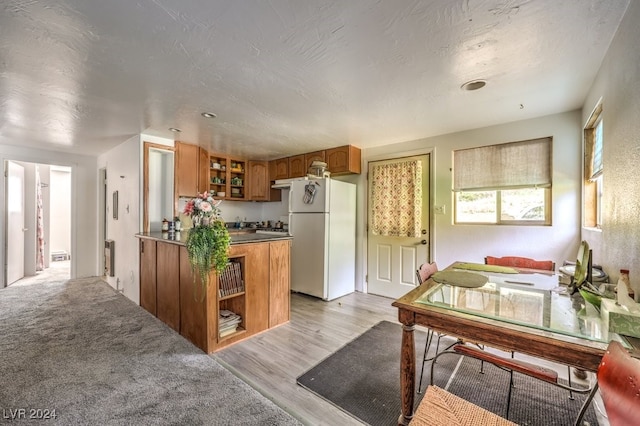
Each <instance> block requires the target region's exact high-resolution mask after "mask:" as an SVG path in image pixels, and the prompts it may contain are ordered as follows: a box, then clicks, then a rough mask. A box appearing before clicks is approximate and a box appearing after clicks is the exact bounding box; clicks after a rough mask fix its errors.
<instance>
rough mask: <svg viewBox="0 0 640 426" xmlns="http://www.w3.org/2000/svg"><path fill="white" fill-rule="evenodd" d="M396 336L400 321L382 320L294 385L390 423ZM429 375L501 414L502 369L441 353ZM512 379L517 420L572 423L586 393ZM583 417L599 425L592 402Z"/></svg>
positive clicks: (419, 345) (396, 410)
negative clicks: (482, 371)
mask: <svg viewBox="0 0 640 426" xmlns="http://www.w3.org/2000/svg"><path fill="white" fill-rule="evenodd" d="M415 338H416V352H417V354H416V355H417V357H416V359H417V360H419V362H417V364H416V370H417V371H416V376H417V377H416V383H418V380H419V374H420V371H419V370H420V366H421V361H422V356H423V350H424V344H425V340H426V333H425V332H422V331H419V329H418V327H416V331H415ZM434 340H435V339H434ZM400 341H401V329H400V325H399V324H396V323H392V322H388V321H382V322H380V323H378V324H376V325H375V326H373V327H372V328H371V329H369V330H367V331H366V332H365V333H363V334H362V335H360V336H359V337H357V338H356V339H354V340H353V341H351V342H350V343H348V344H347V345H345V346H344V347H342V348H341V349H340V350H338V351H337V352H335V353H334V354H332V355H331V356H329V357H328V358H326V359H325V360H323V361H322V362H321V363H319V364H318V365H316V366H315V367H313V368H312V369H310V370H309V371H307V372H306V373H305V374H303V375H302V376H300V377H298V384H299V385H301V386H303V387H305V388H307V389H309V390H310V391H312V392H314V393H316V394H317V395H319V396H320V397H322V398H324V399H326V400H327V401H329V402H331V403H332V404H334V405H336V406H337V407H339V408H341V409H342V410H344V411H345V412H347V413H349V414H351V415H352V416H354V417H355V418H357V419H359V420H361V421H362V422H364V423H367V424H370V425H381V426H390V425H395V424H397V421H398V416H399V414H400ZM452 341H453V340H451V339H450V338H446V340H445V341H444V342H441V343H440V345H441V349H442V347H443V345H447V344H448V343H451V342H452ZM432 353H433V352H432ZM458 364H460V366H459V367H458V369H457V370H456V367H457V366H458ZM429 368H430V364H427V365H426V367H425V376H424V379H423V386H422V389H423V390H424V388H425V387H426V386H427V385H428V383H429V376H430V371H429ZM454 371H455V375H454V376H453V378H451V376H452V374H453V373H454ZM434 374H435V377H434V384H436V385H438V386H440V387H442V388H447V389H448V390H449V391H450V392H452V393H454V394H456V395H458V396H460V397H463V398H465V399H467V400H469V401H471V402H473V403H475V404H477V405H480V406H482V407H484V408H486V409H487V410H490V411H493V412H494V413H496V414H499V415H501V416H504V415H505V410H506V396H507V390H508V387H507V386H508V383H509V378H508V374H507V373H506V372H504V371H502V370H499V369H497V368H496V367H494V366H492V365H485V374H479V362H477V360H473V359H467V358H465V359H464V360H463V361H462V362H460V357H458V356H444V357H441V358H440V359H439V360H438V363H437V367H436V369H435V372H434ZM515 383H516V388H515V389H514V392H513V395H512V403H511V409H510V415H509V419H510V420H511V421H514V422H516V423H518V424H521V425H545V426H547V425H558V426H562V425H571V424H573V422H574V421H575V418H576V416H577V414H578V411H579V410H580V407H581V406H582V402H583V401H584V398H585V396H584V395H575V400H573V401H572V400H570V399H569V398H568V392H567V391H563V390H561V389H559V388H557V387H555V386H552V385H549V384H544V383H542V382H541V381H539V380H535V379H531V378H528V377H525V376H522V375H516V378H515ZM421 399H422V395H421V394H416V399H415V404H416V406H417V404H418V403H419V402H420V400H421ZM585 420H587V421H589V422H590V424H591V425H597V424H598V423H597V421H596V417H595V412H594V410H593V408H592V407H590V408H589V410H588V412H587V415H586V416H585Z"/></svg>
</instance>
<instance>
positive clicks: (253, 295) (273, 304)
mask: <svg viewBox="0 0 640 426" xmlns="http://www.w3.org/2000/svg"><path fill="white" fill-rule="evenodd" d="M187 233H188V231H183V232H181V233H178V235H179V237H175V238H172V239H170V238H169V237H168V236H167V234H166V233H164V234H163V233H161V232H150V233H141V234H137V235H136V237H137V238H139V240H140V241H139V249H140V305H141V306H142V307H143V308H144V309H146V310H147V311H148V312H150V313H151V314H153V315H155V316H156V317H157V318H158V319H160V320H161V321H163V322H164V323H165V324H167V325H168V326H169V327H171V328H172V329H174V330H175V331H177V332H178V333H180V334H181V335H182V336H184V337H185V338H186V339H188V340H189V341H191V342H192V343H193V344H194V345H196V346H197V347H199V348H200V349H202V350H203V351H204V352H206V353H212V352H215V351H217V350H219V349H222V348H224V347H226V346H229V345H231V344H233V343H236V342H238V341H240V340H243V339H246V338H247V337H250V336H253V335H255V334H257V333H260V332H262V331H265V330H268V329H270V328H273V327H275V326H277V325H280V324H283V323H285V322H288V321H289V313H290V304H289V300H290V244H291V237H290V236H289V235H286V234H285V235H266V234H256V233H248V234H238V235H234V234H231V246H230V248H229V261H230V266H229V268H228V270H227V271H225V272H224V273H222V274H220V277H219V276H218V275H217V274H216V273H215V272H211V273H210V275H209V285H208V287H207V289H206V291H205V294H204V298H202V293H201V292H200V291H201V290H200V289H201V287H200V277H199V276H195V277H194V275H193V272H192V270H191V265H190V264H189V258H188V255H187V250H186V247H185V242H186V238H187ZM227 272H228V274H227ZM225 282H226V283H227V284H228V283H229V282H231V283H232V285H231V286H229V285H227V284H225ZM194 292H195V293H194ZM228 318H232V320H231V321H229V320H228ZM228 322H231V323H232V328H229V326H228V325H227V324H228Z"/></svg>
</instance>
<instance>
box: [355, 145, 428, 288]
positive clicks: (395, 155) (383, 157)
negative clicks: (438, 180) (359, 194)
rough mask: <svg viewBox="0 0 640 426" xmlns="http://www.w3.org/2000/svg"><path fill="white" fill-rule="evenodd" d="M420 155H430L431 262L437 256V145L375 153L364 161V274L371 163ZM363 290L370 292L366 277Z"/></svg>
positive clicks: (367, 236) (366, 252) (367, 270)
mask: <svg viewBox="0 0 640 426" xmlns="http://www.w3.org/2000/svg"><path fill="white" fill-rule="evenodd" d="M418 155H429V262H433V259H434V258H435V246H434V241H435V238H434V234H435V218H434V216H435V215H434V214H433V206H434V205H435V200H434V194H435V174H434V172H435V167H433V165H434V164H435V158H436V150H435V147H428V148H421V149H412V150H409V151H399V152H394V153H393V154H391V153H389V154H379V155H373V156H371V157H367V158H366V160H365V161H364V163H365V164H364V166H365V167H364V169H365V184H366V190H365V191H364V210H365V232H364V237H363V243H364V244H363V245H364V256H362V257H363V259H362V262H363V266H364V267H363V269H364V271H363V272H364V274H363V276H364V277H366V276H368V273H369V231H368V228H369V163H371V162H375V161H385V160H396V159H398V158H403V157H413V156H418ZM362 291H363V293H367V294H368V293H369V282H368V280H366V279H364V280H363V283H362Z"/></svg>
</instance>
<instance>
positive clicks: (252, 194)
mask: <svg viewBox="0 0 640 426" xmlns="http://www.w3.org/2000/svg"><path fill="white" fill-rule="evenodd" d="M270 167H271V164H270V162H268V161H249V171H248V174H249V176H248V179H249V180H248V182H249V186H248V191H249V200H251V201H280V200H281V199H282V196H281V194H282V191H280V190H279V189H272V188H271V179H270V173H269V168H270Z"/></svg>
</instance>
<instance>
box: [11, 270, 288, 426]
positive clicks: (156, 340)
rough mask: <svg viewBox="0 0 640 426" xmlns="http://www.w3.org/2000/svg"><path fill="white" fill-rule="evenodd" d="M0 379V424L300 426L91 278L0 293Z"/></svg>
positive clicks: (159, 324) (12, 288) (267, 400)
mask: <svg viewBox="0 0 640 426" xmlns="http://www.w3.org/2000/svg"><path fill="white" fill-rule="evenodd" d="M0 372H1V373H0V411H2V413H3V416H2V417H3V418H0V423H2V422H12V420H11V419H7V418H6V417H8V416H9V417H10V416H11V415H15V414H14V413H16V411H14V410H20V409H26V417H27V419H26V420H25V419H23V418H21V419H19V421H18V420H16V421H17V423H19V424H40V425H41V424H64V425H69V424H83V425H84V424H91V425H98V424H100V425H152V424H163V425H164V424H175V425H235V424H242V425H297V424H300V423H299V422H298V421H297V420H295V419H294V418H293V417H291V416H290V415H289V414H287V413H286V412H285V411H283V410H282V409H281V408H279V407H278V406H276V405H275V404H274V403H272V402H271V401H270V400H269V399H267V398H266V397H264V396H263V395H261V394H260V393H258V392H257V391H255V390H254V389H253V388H251V387H250V386H249V385H247V384H246V383H244V382H243V381H241V380H240V379H239V378H237V377H236V376H234V375H233V374H232V373H230V372H229V371H228V370H226V369H225V368H223V367H222V366H221V365H220V364H219V363H218V362H217V361H215V360H214V359H212V358H211V357H209V356H207V355H206V354H204V353H203V352H202V351H201V350H199V349H198V348H196V347H195V346H193V345H192V344H191V343H189V342H188V341H187V340H185V339H184V338H182V337H181V336H180V335H178V334H177V333H175V332H174V331H173V330H171V329H169V328H168V327H166V326H165V325H164V324H163V323H161V322H160V321H158V320H157V319H156V318H154V317H153V316H152V315H150V314H149V313H147V312H146V311H144V310H143V309H141V308H140V307H139V306H137V305H135V304H134V303H133V302H131V301H130V300H128V299H127V298H125V297H124V296H122V295H121V294H118V293H116V292H115V291H114V290H113V289H112V288H111V287H110V286H109V285H108V284H106V283H105V282H103V281H102V280H100V279H99V278H88V279H79V280H72V281H58V282H50V283H36V284H27V285H19V286H11V287H8V288H5V289H2V290H0ZM29 409H40V410H49V413H51V412H52V411H53V410H55V416H56V418H55V419H51V420H48V421H46V422H43V421H42V420H37V419H33V420H29V419H28V417H29V414H30V412H29ZM17 413H18V415H20V411H17ZM35 413H41V412H35ZM12 423H13V422H12Z"/></svg>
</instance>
